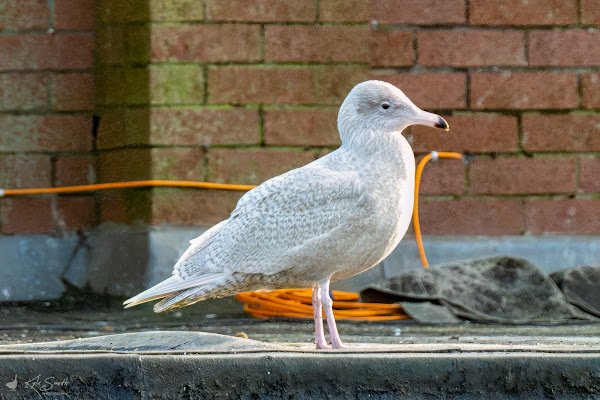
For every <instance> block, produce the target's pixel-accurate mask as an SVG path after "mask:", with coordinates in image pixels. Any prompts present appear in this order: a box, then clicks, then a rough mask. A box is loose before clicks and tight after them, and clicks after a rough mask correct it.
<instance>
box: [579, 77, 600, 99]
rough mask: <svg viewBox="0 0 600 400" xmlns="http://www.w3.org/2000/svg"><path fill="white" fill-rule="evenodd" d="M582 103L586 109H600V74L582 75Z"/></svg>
mask: <svg viewBox="0 0 600 400" xmlns="http://www.w3.org/2000/svg"><path fill="white" fill-rule="evenodd" d="M581 91H582V93H581V102H582V104H583V106H584V107H586V108H600V73H597V72H590V73H587V74H582V75H581Z"/></svg>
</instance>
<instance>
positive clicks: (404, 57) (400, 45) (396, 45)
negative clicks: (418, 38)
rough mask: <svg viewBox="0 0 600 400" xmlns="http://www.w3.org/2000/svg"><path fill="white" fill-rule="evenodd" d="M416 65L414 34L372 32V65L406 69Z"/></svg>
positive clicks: (405, 32) (406, 32)
mask: <svg viewBox="0 0 600 400" xmlns="http://www.w3.org/2000/svg"><path fill="white" fill-rule="evenodd" d="M414 63H415V50H414V48H413V39H412V33H411V32H408V31H372V32H371V65H372V66H375V67H405V66H410V65H413V64H414Z"/></svg>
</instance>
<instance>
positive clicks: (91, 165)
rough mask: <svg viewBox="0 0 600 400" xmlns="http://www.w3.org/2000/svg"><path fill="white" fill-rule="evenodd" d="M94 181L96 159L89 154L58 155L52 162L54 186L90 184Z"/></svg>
mask: <svg viewBox="0 0 600 400" xmlns="http://www.w3.org/2000/svg"><path fill="white" fill-rule="evenodd" d="M95 182H96V159H95V158H94V156H92V155H91V154H80V155H69V156H59V157H58V158H57V159H56V163H55V164H54V184H55V185H56V186H76V185H90V184H92V183H95Z"/></svg>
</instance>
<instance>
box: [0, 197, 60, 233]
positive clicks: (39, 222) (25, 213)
mask: <svg viewBox="0 0 600 400" xmlns="http://www.w3.org/2000/svg"><path fill="white" fill-rule="evenodd" d="M0 211H1V212H0V214H1V216H2V218H1V221H2V222H1V224H0V231H1V232H2V233H4V234H15V233H48V232H51V231H52V230H53V229H54V228H55V223H54V219H53V217H52V199H51V198H50V197H9V198H6V199H2V200H1V203H0Z"/></svg>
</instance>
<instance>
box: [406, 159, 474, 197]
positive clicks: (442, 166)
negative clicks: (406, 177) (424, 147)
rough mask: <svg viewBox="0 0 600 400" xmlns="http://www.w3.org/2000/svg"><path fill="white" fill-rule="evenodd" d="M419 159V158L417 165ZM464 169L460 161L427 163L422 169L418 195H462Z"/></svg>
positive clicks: (464, 184)
mask: <svg viewBox="0 0 600 400" xmlns="http://www.w3.org/2000/svg"><path fill="white" fill-rule="evenodd" d="M421 158H422V157H419V159H418V160H417V163H418V162H419V161H421ZM465 169H466V168H465V165H464V164H463V163H462V162H461V161H460V160H448V159H439V160H438V161H429V162H428V163H427V165H426V166H425V168H424V169H423V175H422V176H421V184H420V188H419V193H420V194H422V195H431V194H461V193H464V192H465V189H466V182H465V177H466V174H465Z"/></svg>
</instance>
